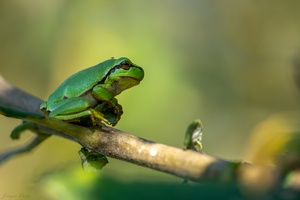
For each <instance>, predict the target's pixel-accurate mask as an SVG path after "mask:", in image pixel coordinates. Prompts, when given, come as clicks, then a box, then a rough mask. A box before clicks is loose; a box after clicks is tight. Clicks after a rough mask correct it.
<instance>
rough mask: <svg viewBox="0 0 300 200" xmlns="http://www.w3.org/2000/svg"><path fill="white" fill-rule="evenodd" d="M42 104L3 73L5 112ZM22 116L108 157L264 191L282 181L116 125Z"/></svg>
mask: <svg viewBox="0 0 300 200" xmlns="http://www.w3.org/2000/svg"><path fill="white" fill-rule="evenodd" d="M40 103H41V100H40V99H38V98H36V97H33V96H32V95H30V94H28V93H26V92H23V91H21V90H19V89H17V88H15V87H13V86H11V85H10V84H9V83H7V82H6V81H5V80H4V79H3V78H1V76H0V111H1V109H2V111H3V107H9V108H13V109H15V110H19V111H20V112H24V113H26V112H29V113H34V114H37V115H42V112H41V111H40V109H39V105H40ZM2 113H3V112H2ZM25 115H26V114H24V116H25ZM8 116H9V115H8ZM10 117H16V116H10ZM19 118H22V117H19ZM22 119H25V120H27V121H31V122H33V123H35V126H36V127H37V128H40V129H43V132H45V133H47V134H49V135H56V136H60V137H63V138H66V139H69V140H73V141H76V142H78V143H79V144H81V145H82V146H84V147H86V148H87V149H89V150H92V151H96V152H98V153H100V154H103V155H105V156H108V157H112V158H116V159H120V160H124V161H127V162H131V163H134V164H137V165H140V166H143V167H148V168H151V169H154V170H158V171H162V172H166V173H169V174H173V175H175V176H178V177H181V178H183V179H186V180H191V181H195V182H200V181H203V180H205V181H218V182H226V183H229V182H234V183H239V184H241V185H243V186H247V188H248V189H250V190H263V191H266V190H268V189H270V188H271V187H272V186H274V185H276V184H275V183H276V182H277V180H278V178H277V173H278V172H277V169H276V168H271V167H262V166H256V165H250V164H247V163H241V162H232V161H227V160H224V159H220V158H216V157H213V156H210V155H207V154H204V153H200V152H196V151H192V150H183V149H180V148H175V147H171V146H167V145H164V144H159V143H156V142H153V141H150V140H146V139H143V138H139V137H137V136H135V135H131V134H128V133H125V132H123V131H120V130H117V129H115V128H112V127H101V128H99V127H91V128H87V127H81V126H77V125H73V124H70V123H66V122H62V121H59V120H55V119H49V118H41V119H36V120H32V119H31V118H26V117H23V118H22ZM236 181H237V182H236Z"/></svg>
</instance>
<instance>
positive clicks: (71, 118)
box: [49, 97, 110, 125]
mask: <svg viewBox="0 0 300 200" xmlns="http://www.w3.org/2000/svg"><path fill="white" fill-rule="evenodd" d="M87 116H90V118H91V120H92V122H93V125H97V124H98V125H100V124H101V123H98V122H97V121H96V119H98V120H100V121H102V122H105V123H106V124H109V125H110V122H109V121H108V120H107V119H105V118H104V116H103V114H102V113H100V112H99V111H97V110H95V109H93V108H91V104H90V101H89V100H88V99H86V98H83V97H73V98H69V99H66V100H63V101H62V102H60V105H59V106H57V107H56V108H55V109H54V110H52V111H51V112H50V114H49V117H52V118H56V119H59V120H63V121H68V122H78V121H80V119H81V118H83V117H87Z"/></svg>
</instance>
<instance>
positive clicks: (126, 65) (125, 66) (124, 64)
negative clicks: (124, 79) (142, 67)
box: [120, 60, 131, 70]
mask: <svg viewBox="0 0 300 200" xmlns="http://www.w3.org/2000/svg"><path fill="white" fill-rule="evenodd" d="M120 66H121V68H122V69H126V70H128V69H129V68H130V67H131V62H130V61H129V60H124V61H122V62H121V63H120Z"/></svg>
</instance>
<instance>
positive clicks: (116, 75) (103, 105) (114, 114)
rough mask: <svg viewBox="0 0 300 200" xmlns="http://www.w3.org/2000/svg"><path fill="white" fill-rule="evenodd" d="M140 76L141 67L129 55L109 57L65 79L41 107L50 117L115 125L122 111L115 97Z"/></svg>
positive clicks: (142, 75) (142, 74) (136, 82)
mask: <svg viewBox="0 0 300 200" xmlns="http://www.w3.org/2000/svg"><path fill="white" fill-rule="evenodd" d="M143 78H144V70H143V69H142V68H141V67H139V66H138V65H135V64H133V63H132V62H131V61H130V60H129V59H128V58H125V57H122V58H118V59H114V58H111V59H109V60H106V61H104V62H102V63H99V64H98V65H95V66H93V67H90V68H87V69H84V70H82V71H79V72H77V73H75V74H73V75H72V76H70V77H69V78H67V79H66V80H65V81H64V82H63V83H62V84H61V85H60V86H59V87H58V88H57V89H56V90H55V91H54V92H53V93H52V94H51V95H50V96H49V98H48V101H46V102H43V103H42V104H41V105H40V108H41V110H42V111H43V112H44V113H45V114H46V115H47V116H48V117H50V118H56V119H60V120H63V121H67V122H77V123H86V122H87V121H88V122H90V124H91V123H92V124H93V125H97V124H98V125H101V122H104V123H106V124H109V125H113V126H114V125H116V124H117V122H118V121H119V119H120V117H121V115H122V114H123V111H122V106H121V105H119V104H118V101H117V99H116V98H115V96H116V95H118V94H120V93H121V92H122V91H124V90H126V89H128V88H131V87H133V86H135V85H138V84H139V83H140V81H141V80H143Z"/></svg>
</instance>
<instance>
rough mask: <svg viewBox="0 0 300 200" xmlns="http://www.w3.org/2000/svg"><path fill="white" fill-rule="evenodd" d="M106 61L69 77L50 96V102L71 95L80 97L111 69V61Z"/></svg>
mask: <svg viewBox="0 0 300 200" xmlns="http://www.w3.org/2000/svg"><path fill="white" fill-rule="evenodd" d="M112 61H113V59H111V60H107V61H104V62H102V63H99V64H98V65H95V66H93V67H90V68H86V69H84V70H81V71H79V72H77V73H75V74H73V75H72V76H70V77H69V78H67V79H66V80H65V81H64V82H63V83H62V84H61V85H60V86H59V87H58V88H57V89H56V90H55V91H54V92H53V93H52V94H51V95H50V96H49V99H48V103H53V102H57V101H60V100H62V99H66V98H70V97H79V96H80V95H82V94H83V93H85V92H88V91H89V90H91V89H92V88H93V86H95V85H96V84H98V83H99V82H100V81H101V80H102V79H103V78H104V77H105V75H106V74H107V73H108V71H109V70H110V67H109V66H110V62H112Z"/></svg>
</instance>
